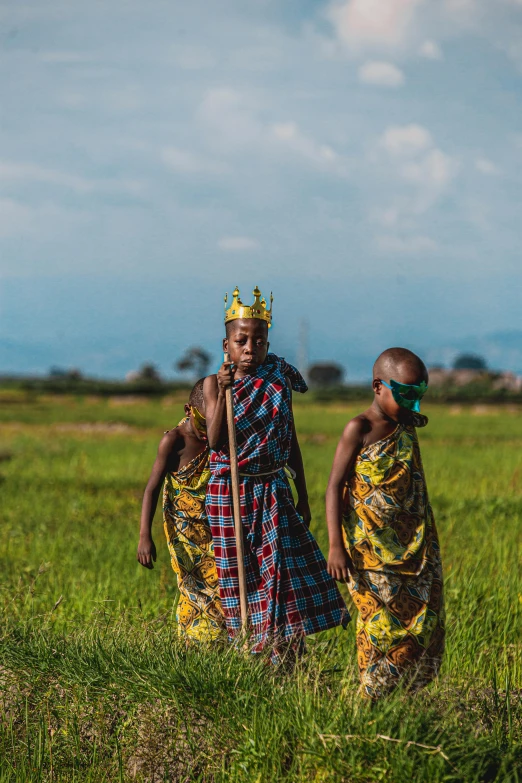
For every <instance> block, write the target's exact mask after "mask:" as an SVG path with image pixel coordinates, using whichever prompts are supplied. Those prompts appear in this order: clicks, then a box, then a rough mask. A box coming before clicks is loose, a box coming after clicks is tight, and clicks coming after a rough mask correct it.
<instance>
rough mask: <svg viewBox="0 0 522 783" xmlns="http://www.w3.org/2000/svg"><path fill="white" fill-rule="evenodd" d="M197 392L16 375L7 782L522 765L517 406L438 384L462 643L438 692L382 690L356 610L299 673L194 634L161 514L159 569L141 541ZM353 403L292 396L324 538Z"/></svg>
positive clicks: (4, 725) (8, 485)
mask: <svg viewBox="0 0 522 783" xmlns="http://www.w3.org/2000/svg"><path fill="white" fill-rule="evenodd" d="M305 399H306V398H305ZM182 402H184V398H183V396H182V395H180V397H179V399H178V398H176V399H173V400H170V401H168V402H164V403H162V402H160V401H158V400H155V399H148V400H135V401H131V403H129V404H122V402H121V401H118V400H117V401H116V402H115V401H114V400H111V399H89V398H86V397H84V398H75V397H60V398H59V399H56V398H52V397H46V398H42V397H40V398H38V399H36V400H31V398H26V397H25V396H24V395H22V397H18V398H17V397H16V396H13V397H12V398H11V402H10V403H9V404H6V405H4V406H3V407H2V414H1V415H2V419H3V424H2V446H1V449H0V474H1V482H2V484H1V490H2V514H1V518H0V531H1V536H2V538H1V541H2V546H1V547H0V569H1V573H2V580H1V584H0V612H1V616H0V627H1V628H2V631H1V632H0V663H1V666H0V707H1V709H0V783H4V781H5V783H7V781H17V782H18V783H22V782H23V783H25V781H64V782H65V781H67V783H69V781H78V782H80V781H81V782H82V783H83V781H92V782H93V783H99V782H100V783H101V782H102V781H103V782H104V783H105V782H107V783H109V781H111V783H112V781H128V780H136V781H151V782H152V781H164V780H165V781H166V780H169V781H198V780H199V781H215V783H218V781H223V783H225V781H226V783H229V782H230V783H250V781H252V782H254V781H256V782H259V783H264V782H265V781H266V782H267V783H272V781H289V783H290V782H292V783H294V782H295V783H305V782H306V783H309V782H314V783H326V782H327V783H330V782H331V783H339V781H340V782H341V783H342V782H343V781H344V782H346V783H352V781H353V782H357V783H373V781H379V780H386V781H387V782H388V783H395V782H396V781H397V783H399V781H400V783H403V781H405V780H406V781H415V782H418V783H421V782H422V783H425V782H427V783H431V782H433V783H435V781H443V780H447V781H462V782H464V781H465V782H466V783H468V782H470V783H474V782H475V781H476V782H477V783H478V782H479V781H484V782H485V781H498V783H504V781H505V782H506V783H507V782H508V781H510V782H512V783H515V782H516V781H521V780H522V741H521V736H522V705H521V693H522V690H521V688H522V654H521V653H522V649H521V630H522V627H521V609H522V591H521V588H520V585H521V584H522V580H521V574H520V562H521V557H520V554H521V552H520V543H521V541H520V532H519V531H520V525H521V522H522V480H521V479H522V456H521V455H522V450H521V446H522V420H521V418H520V415H519V414H518V413H517V412H516V411H512V410H510V409H509V410H508V409H501V408H498V409H489V411H488V410H486V411H484V410H483V409H480V408H477V409H469V410H465V409H462V410H461V409H454V408H453V409H452V408H450V409H448V408H444V407H442V406H431V407H430V406H423V410H424V408H426V413H427V414H428V416H429V417H430V424H429V426H428V427H427V428H426V429H425V430H422V431H420V432H419V435H420V437H421V439H422V448H423V458H424V462H425V468H426V472H427V477H428V484H429V488H430V494H431V498H432V502H433V505H434V509H435V515H436V519H437V524H438V527H439V533H440V537H441V543H442V551H443V559H444V567H445V577H446V603H447V615H448V641H447V650H446V656H445V661H444V665H443V670H442V673H441V676H440V679H439V681H438V682H437V683H435V684H433V685H432V686H431V687H430V688H429V689H427V690H426V691H425V692H423V693H421V694H418V695H417V696H415V697H412V696H410V695H408V694H406V693H401V692H398V693H396V694H394V695H393V696H392V697H390V698H388V699H386V700H384V701H383V702H381V703H379V704H378V705H376V706H373V707H371V706H369V705H367V704H365V703H363V702H361V701H360V699H359V697H358V695H357V672H356V664H355V649H354V627H353V626H354V623H352V624H351V626H350V627H349V629H348V630H347V631H345V632H343V631H340V630H336V631H335V632H329V633H327V634H322V635H319V636H318V637H315V638H313V639H311V640H310V641H309V644H308V654H307V656H306V657H305V659H304V660H303V662H302V663H300V664H299V665H298V667H297V669H296V670H295V671H294V672H293V673H288V672H284V671H279V670H276V671H274V670H273V669H272V668H271V666H270V665H268V663H267V661H265V660H263V659H261V660H252V659H251V658H250V657H249V656H245V655H244V654H242V653H241V652H240V651H236V650H234V649H232V648H230V647H228V646H225V647H223V648H217V649H216V648H215V649H199V648H194V647H190V648H188V649H187V648H186V647H185V646H184V644H183V643H182V642H181V641H180V640H179V639H178V637H177V635H176V628H175V623H174V606H175V600H176V587H175V579H174V574H173V572H172V570H171V568H170V563H169V558H168V553H167V548H166V544H165V542H164V537H163V531H162V529H161V523H160V520H159V518H158V519H157V520H156V523H155V531H154V532H155V538H156V543H157V545H158V562H157V563H156V567H155V569H154V571H152V572H150V571H146V570H145V569H143V568H141V567H140V566H139V565H138V564H137V562H136V560H135V549H136V545H137V532H138V519H139V509H140V503H141V494H142V491H143V487H144V485H145V482H146V479H147V476H148V471H149V470H150V466H151V464H152V461H153V459H154V455H155V451H156V448H157V443H158V441H159V438H160V436H161V433H162V432H163V430H165V429H167V428H169V427H171V426H172V425H173V424H175V423H176V422H177V421H178V420H179V418H180V417H181V414H182V407H181V405H182ZM357 410H358V408H355V407H354V406H347V405H345V404H340V403H336V404H331V405H328V404H326V403H321V404H317V403H307V404H304V401H303V404H299V403H298V402H296V419H297V427H298V432H299V433H300V439H301V442H302V447H303V453H304V459H305V464H306V468H307V474H308V479H309V489H310V495H311V500H312V508H313V512H314V521H313V523H312V524H313V530H314V533H315V534H316V536H317V538H318V540H319V543H320V544H321V547H322V548H323V551H325V550H326V543H327V536H326V530H325V523H324V513H323V502H324V490H325V485H326V480H327V477H328V471H329V467H330V464H331V460H332V457H333V452H334V449H335V445H336V442H337V439H338V437H339V435H340V433H341V432H342V429H343V426H344V424H345V423H346V421H347V420H348V419H349V418H350V417H351V416H353V415H354V414H355V413H356V412H357ZM158 517H159V515H158Z"/></svg>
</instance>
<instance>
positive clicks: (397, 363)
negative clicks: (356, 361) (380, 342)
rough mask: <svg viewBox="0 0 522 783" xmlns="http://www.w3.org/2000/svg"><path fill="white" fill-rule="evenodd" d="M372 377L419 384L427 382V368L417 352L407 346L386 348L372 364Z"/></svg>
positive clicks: (387, 380)
mask: <svg viewBox="0 0 522 783" xmlns="http://www.w3.org/2000/svg"><path fill="white" fill-rule="evenodd" d="M373 378H374V380H375V379H376V378H379V379H380V380H383V381H386V382H387V383H389V382H390V380H391V379H393V380H394V381H398V383H406V384H419V383H421V381H425V382H426V383H428V370H427V369H426V365H425V364H424V362H423V361H422V359H421V358H420V357H418V356H417V354H415V353H413V351H409V350H408V349H407V348H388V349H387V350H386V351H383V352H382V353H381V355H380V356H378V357H377V361H376V362H375V364H374V365H373Z"/></svg>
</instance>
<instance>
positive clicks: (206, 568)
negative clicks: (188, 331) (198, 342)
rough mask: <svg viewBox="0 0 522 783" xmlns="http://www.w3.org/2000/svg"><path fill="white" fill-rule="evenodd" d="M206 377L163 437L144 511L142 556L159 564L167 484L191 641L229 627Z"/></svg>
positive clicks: (170, 534)
mask: <svg viewBox="0 0 522 783" xmlns="http://www.w3.org/2000/svg"><path fill="white" fill-rule="evenodd" d="M203 380H204V379H203V378H201V379H200V380H199V381H198V382H197V383H196V385H195V386H194V388H193V389H192V391H191V393H190V397H189V401H188V404H187V405H185V416H184V418H183V419H182V420H181V421H180V423H179V424H178V426H177V427H175V428H174V429H172V430H168V431H167V432H166V433H165V434H164V436H163V438H162V439H161V442H160V445H159V448H158V455H157V457H156V461H155V462H154V466H153V468H152V473H151V475H150V478H149V481H148V483H147V487H146V489H145V493H144V496H143V505H142V511H141V524H140V541H139V546H138V553H137V560H138V562H139V563H141V565H142V566H144V567H145V568H153V567H154V566H153V561H155V560H156V546H155V544H154V541H153V540H152V535H151V529H152V520H153V518H154V512H155V510H156V506H157V504H158V498H159V495H160V492H161V487H162V485H163V527H164V530H165V535H166V538H167V544H168V547H169V552H170V557H171V563H172V568H173V570H174V572H175V574H176V577H177V580H178V589H179V601H178V605H177V611H176V619H177V621H178V632H179V634H180V635H182V636H184V637H185V638H186V639H187V640H188V639H193V640H196V641H213V640H215V639H217V638H218V637H219V636H221V634H222V632H223V628H224V620H223V610H222V607H221V600H220V597H219V586H218V578H217V572H216V561H215V557H214V542H213V539H212V533H211V532H210V526H209V523H208V518H207V513H206V510H205V497H206V492H207V484H208V481H209V478H210V469H209V447H208V439H207V427H206V419H205V416H204V413H203V412H204V409H205V408H204V400H203Z"/></svg>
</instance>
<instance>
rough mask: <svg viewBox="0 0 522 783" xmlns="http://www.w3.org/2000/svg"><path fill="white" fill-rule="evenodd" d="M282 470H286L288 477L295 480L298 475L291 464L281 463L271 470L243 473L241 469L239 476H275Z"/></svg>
mask: <svg viewBox="0 0 522 783" xmlns="http://www.w3.org/2000/svg"><path fill="white" fill-rule="evenodd" d="M281 471H284V473H285V475H286V476H288V478H291V479H293V480H294V479H295V477H296V472H295V470H293V468H291V467H290V465H280V466H279V467H278V468H272V469H271V470H266V471H262V472H260V473H242V472H241V471H239V476H240V477H241V478H258V477H262V476H274V475H275V474H276V473H280V472H281Z"/></svg>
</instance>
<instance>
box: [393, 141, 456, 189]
mask: <svg viewBox="0 0 522 783" xmlns="http://www.w3.org/2000/svg"><path fill="white" fill-rule="evenodd" d="M456 169H457V165H456V162H455V161H454V160H453V158H451V157H450V156H449V155H446V153H445V152H442V150H439V149H433V150H430V151H429V152H428V153H427V154H426V155H425V156H424V157H423V158H421V160H418V161H415V162H411V163H408V164H406V165H405V166H403V167H402V169H401V175H402V176H403V177H404V179H406V180H409V181H410V182H416V183H418V184H420V185H428V186H429V185H432V186H435V187H438V188H442V187H444V186H445V185H447V184H448V183H449V182H450V180H452V179H453V177H454V175H455V173H456Z"/></svg>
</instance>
